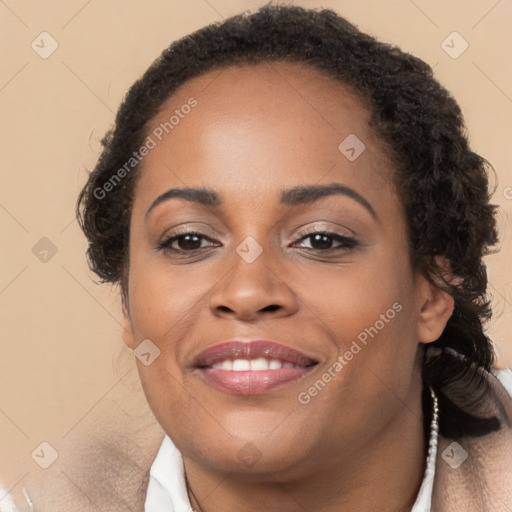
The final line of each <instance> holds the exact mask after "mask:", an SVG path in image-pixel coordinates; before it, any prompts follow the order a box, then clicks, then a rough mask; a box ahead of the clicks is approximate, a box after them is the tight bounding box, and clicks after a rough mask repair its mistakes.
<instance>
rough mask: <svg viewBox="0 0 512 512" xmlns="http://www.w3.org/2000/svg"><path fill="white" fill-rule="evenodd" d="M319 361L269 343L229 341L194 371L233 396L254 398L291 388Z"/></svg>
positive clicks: (212, 350) (203, 358) (206, 356)
mask: <svg viewBox="0 0 512 512" xmlns="http://www.w3.org/2000/svg"><path fill="white" fill-rule="evenodd" d="M317 364H318V361H316V360H315V359H312V358H310V357H308V356H306V355H305V354H303V353H302V352H299V351H297V350H294V349H292V348H290V347H286V346H285V345H281V344H278V343H275V342H272V341H267V340H253V341H247V342H242V341H228V342H224V343H220V344H218V345H215V346H213V347H210V348H209V349H207V350H205V351H204V352H202V353H201V354H200V355H199V356H198V357H197V359H196V361H195V365H194V366H195V368H196V369H197V370H198V371H199V373H200V374H201V376H202V377H203V379H204V381H205V382H206V383H207V384H209V385H212V386H213V387H215V388H217V389H219V390H221V391H223V392H226V393H230V394H236V395H255V394H261V393H266V392H269V391H272V390H274V389H275V388H277V387H282V386H284V385H286V384H291V383H293V382H294V381H297V380H299V379H301V378H302V377H303V376H304V375H306V374H307V373H309V372H310V371H311V370H312V369H313V368H314V367H315V366H316V365H317Z"/></svg>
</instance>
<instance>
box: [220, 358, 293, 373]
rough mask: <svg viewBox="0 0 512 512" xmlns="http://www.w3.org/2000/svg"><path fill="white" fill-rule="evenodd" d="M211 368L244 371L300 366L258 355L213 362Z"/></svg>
mask: <svg viewBox="0 0 512 512" xmlns="http://www.w3.org/2000/svg"><path fill="white" fill-rule="evenodd" d="M212 368H214V369H216V370H231V371H234V372H244V371H249V370H253V371H254V370H255V371H259V370H279V369H280V368H300V366H298V365H296V364H293V363H289V362H283V361H280V360H279V359H270V360H269V359H265V358H264V357H258V358H257V359H235V360H234V361H232V360H231V359H225V360H224V361H219V362H218V363H214V364H213V365H212Z"/></svg>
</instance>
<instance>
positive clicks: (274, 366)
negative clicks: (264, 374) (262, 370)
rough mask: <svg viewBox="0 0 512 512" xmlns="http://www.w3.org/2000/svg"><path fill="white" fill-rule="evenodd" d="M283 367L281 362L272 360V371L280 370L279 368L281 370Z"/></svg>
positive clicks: (270, 365)
mask: <svg viewBox="0 0 512 512" xmlns="http://www.w3.org/2000/svg"><path fill="white" fill-rule="evenodd" d="M282 366H283V364H282V363H281V361H279V359H271V360H270V363H269V365H268V367H269V368H270V369H271V370H279V368H281V367H282Z"/></svg>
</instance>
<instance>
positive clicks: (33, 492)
mask: <svg viewBox="0 0 512 512" xmlns="http://www.w3.org/2000/svg"><path fill="white" fill-rule="evenodd" d="M482 375H484V376H485V378H486V379H487V380H488V382H489V383H490V393H489V395H488V397H487V400H486V402H485V405H484V406H480V407H479V408H478V409H476V410H475V409H474V410H471V405H468V404H467V403H465V396H466V393H465V391H466V390H467V388H466V386H465V385H464V383H462V384H458V385H457V386H452V387H451V388H450V389H446V390H445V392H446V394H447V395H448V396H449V398H451V399H452V400H453V401H454V402H455V403H456V404H458V405H460V406H461V407H464V408H466V410H468V411H470V412H473V413H476V414H478V415H481V416H491V415H494V416H496V417H497V418H498V419H499V421H500V423H501V425H502V427H501V429H500V430H499V431H498V432H494V433H491V434H487V435H485V436H483V437H475V438H468V437H462V438H459V439H456V440H453V439H446V438H444V437H443V436H440V437H439V444H438V450H437V461H436V472H435V478H434V486H433V503H432V509H431V510H432V511H434V512H510V511H512V399H511V396H510V395H509V394H508V392H507V390H506V389H505V388H504V387H503V385H502V384H501V383H500V381H499V380H498V379H496V378H495V377H494V376H493V375H491V374H488V373H487V372H482ZM507 378H509V379H510V386H508V388H509V389H512V371H510V372H509V373H508V375H507V374H506V375H505V379H507ZM133 386H134V383H133V382H132V384H131V387H129V389H128V391H129V393H126V389H123V388H122V386H119V389H118V391H117V394H115V393H114V394H111V396H109V397H107V399H105V400H103V401H102V403H100V404H99V405H98V406H97V407H96V408H95V411H94V413H93V414H90V415H89V417H88V418H86V419H85V420H84V421H83V422H82V423H81V425H79V426H78V427H77V428H76V429H74V431H73V432H72V435H71V434H70V435H68V436H66V438H65V439H64V440H63V442H62V444H61V445H59V446H58V447H57V448H58V449H60V451H59V458H58V460H57V461H56V462H55V463H54V464H53V465H52V466H51V467H50V468H48V469H46V470H41V469H39V468H36V467H33V468H32V469H31V470H30V471H29V473H28V475H26V477H25V478H23V479H22V481H21V482H20V483H19V484H18V485H16V486H15V488H14V489H12V490H11V495H12V497H13V498H14V499H15V500H16V503H17V507H18V508H14V509H12V511H11V510H10V509H9V508H8V507H9V499H3V500H2V501H0V512H4V510H5V511H6V512H15V511H16V512H17V511H18V510H19V511H20V512H29V511H31V510H34V511H35V512H89V511H91V512H92V511H95V512H97V511H98V510H101V511H102V512H114V511H115V512H120V511H123V512H124V511H133V512H143V510H144V501H145V496H146V490H147V484H148V479H149V469H150V467H151V464H152V462H153V460H154V459H155V457H156V454H157V452H158V449H159V447H160V445H161V442H162V439H163V437H164V432H163V431H162V429H161V427H160V426H159V425H158V423H157V422H156V420H155V419H154V416H153V415H152V413H151V411H150V410H149V407H148V405H147V403H146V400H145V397H144V396H143V393H142V391H141V390H140V389H138V390H137V392H134V388H133ZM454 441H456V442H457V443H458V444H459V445H460V446H461V447H463V449H464V450H465V451H466V452H467V453H468V457H467V459H466V460H465V461H464V463H463V464H461V465H460V466H459V467H457V468H453V467H452V466H453V465H450V464H449V463H447V460H448V459H447V458H446V457H447V454H448V456H450V454H453V452H451V449H452V448H450V445H451V444H452V443H453V442H454ZM443 454H444V458H443ZM14 478H16V477H15V476H14ZM14 478H13V480H14ZM18 480H19V479H18ZM4 482H5V479H4ZM14 482H16V480H14ZM23 488H25V489H26V491H27V493H28V495H29V496H30V498H31V500H32V502H33V508H31V507H30V505H29V504H28V503H27V500H26V498H25V496H24V494H23ZM2 496H3V494H0V499H1V498H2ZM162 512H164V511H162ZM426 512H427V511H426Z"/></svg>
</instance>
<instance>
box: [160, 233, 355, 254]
mask: <svg viewBox="0 0 512 512" xmlns="http://www.w3.org/2000/svg"><path fill="white" fill-rule="evenodd" d="M187 235H195V236H196V237H198V238H200V239H204V240H209V241H211V242H212V241H213V240H212V239H211V238H209V237H207V236H206V235H204V234H202V233H198V232H196V231H181V232H178V233H175V234H173V235H172V236H170V237H168V238H166V239H165V240H162V241H161V242H160V243H159V244H158V245H157V250H159V251H170V252H173V253H177V254H193V253H197V251H201V250H204V249H207V247H202V248H198V249H192V250H189V251H187V250H183V249H173V248H171V245H172V244H173V243H174V242H175V241H177V240H179V239H180V238H183V237H185V236H187ZM299 235H300V238H299V239H298V240H297V242H300V241H303V240H306V239H308V238H311V237H313V236H315V235H324V236H327V237H328V238H331V239H333V240H334V241H337V242H339V243H341V244H342V245H341V246H339V247H330V248H328V249H315V248H312V247H305V249H308V250H311V251H318V252H320V253H323V254H325V253H330V252H345V251H349V250H350V249H353V248H354V247H356V246H357V245H358V243H357V241H356V240H355V239H354V238H352V237H348V236H345V235H339V234H338V233H332V232H329V231H325V230H317V229H315V230H312V231H307V232H302V233H299ZM294 243H296V242H294ZM310 243H311V242H310Z"/></svg>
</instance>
